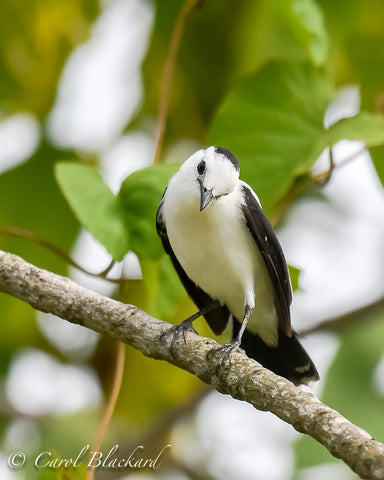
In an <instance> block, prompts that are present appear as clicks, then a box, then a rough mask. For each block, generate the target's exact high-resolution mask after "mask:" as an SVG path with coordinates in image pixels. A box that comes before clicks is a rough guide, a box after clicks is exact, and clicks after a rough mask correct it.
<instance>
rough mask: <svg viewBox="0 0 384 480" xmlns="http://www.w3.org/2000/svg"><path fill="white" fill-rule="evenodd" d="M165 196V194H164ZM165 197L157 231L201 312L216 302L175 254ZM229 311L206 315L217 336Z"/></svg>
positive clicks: (160, 209)
mask: <svg viewBox="0 0 384 480" xmlns="http://www.w3.org/2000/svg"><path fill="white" fill-rule="evenodd" d="M164 195H165V192H164ZM164 195H163V197H162V199H161V201H160V205H159V208H158V210H157V215H156V230H157V233H158V235H159V236H160V238H161V241H162V243H163V247H164V250H165V252H166V253H167V254H168V255H169V256H170V258H171V261H172V264H173V266H174V268H175V270H176V272H177V274H178V275H179V278H180V280H181V283H182V284H183V286H184V288H185V290H186V291H187V293H188V295H189V296H190V297H191V298H192V300H193V301H194V303H195V304H196V305H197V308H198V309H199V310H201V309H202V308H204V307H206V306H208V305H211V304H212V303H213V302H214V300H213V298H212V297H210V296H209V295H208V294H207V293H205V292H204V290H202V289H201V288H200V287H198V286H197V285H196V284H195V283H194V282H193V281H192V280H191V279H190V278H189V277H188V275H187V274H186V273H185V271H184V269H183V267H182V266H181V265H180V263H179V261H178V260H177V258H176V255H175V254H174V252H173V250H172V247H171V244H170V242H169V238H168V234H167V229H166V225H165V222H164V219H163V215H162V207H163V200H164ZM229 316H230V313H229V310H228V308H227V307H226V306H220V307H217V308H215V309H214V310H211V311H210V312H208V313H206V314H205V315H204V318H205V319H206V321H207V322H208V325H209V326H210V328H211V330H212V331H213V333H214V334H215V335H220V334H221V333H223V332H224V330H225V328H226V326H227V324H228V320H229Z"/></svg>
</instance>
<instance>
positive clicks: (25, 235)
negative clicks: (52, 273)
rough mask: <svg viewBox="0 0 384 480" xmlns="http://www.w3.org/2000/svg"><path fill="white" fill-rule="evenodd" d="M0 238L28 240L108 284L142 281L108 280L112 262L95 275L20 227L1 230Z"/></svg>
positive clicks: (62, 251)
mask: <svg viewBox="0 0 384 480" xmlns="http://www.w3.org/2000/svg"><path fill="white" fill-rule="evenodd" d="M0 236H9V237H16V238H21V239H23V240H27V241H28V242H31V243H34V244H35V245H39V246H40V247H43V248H46V249H47V250H49V251H51V252H52V253H54V254H55V255H57V256H58V257H60V258H62V259H63V260H64V261H65V262H66V263H68V265H71V267H74V268H76V269H77V270H80V271H81V272H83V273H86V274H87V275H90V276H91V277H97V278H102V279H103V280H106V281H107V282H111V283H117V284H119V285H120V284H125V283H129V282H132V281H137V280H141V278H135V277H131V278H108V277H107V275H108V273H109V272H110V271H111V269H112V267H113V266H114V265H115V263H116V262H115V261H112V262H111V263H110V264H109V265H108V267H107V268H106V269H105V270H103V271H102V272H100V273H94V272H90V271H89V270H86V269H85V268H84V267H82V266H81V265H79V264H78V263H77V262H75V260H73V258H72V257H70V256H69V255H68V254H67V253H66V252H65V251H64V250H62V249H61V248H60V247H58V246H57V245H55V244H54V243H52V242H50V241H49V240H46V239H45V238H43V237H40V236H39V235H37V234H36V233H34V232H31V231H30V230H24V229H23V228H19V227H13V226H10V227H3V228H0Z"/></svg>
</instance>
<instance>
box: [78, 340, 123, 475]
mask: <svg viewBox="0 0 384 480" xmlns="http://www.w3.org/2000/svg"><path fill="white" fill-rule="evenodd" d="M124 363H125V345H124V343H122V342H117V354H116V368H115V375H114V379H113V385H112V390H111V395H110V397H109V400H108V403H107V407H106V410H105V413H104V416H103V419H102V421H101V423H100V426H99V429H98V431H97V434H96V438H95V441H94V443H93V445H92V452H99V451H100V448H101V444H102V442H103V439H104V437H105V434H106V431H107V429H108V426H109V424H110V421H111V418H112V415H113V412H114V410H115V406H116V402H117V399H118V398H119V393H120V389H121V383H122V381H123V374H124ZM96 460H97V459H96V458H95V460H94V461H93V462H92V465H91V466H90V467H89V469H88V470H87V476H86V477H85V480H93V479H94V478H95V466H96Z"/></svg>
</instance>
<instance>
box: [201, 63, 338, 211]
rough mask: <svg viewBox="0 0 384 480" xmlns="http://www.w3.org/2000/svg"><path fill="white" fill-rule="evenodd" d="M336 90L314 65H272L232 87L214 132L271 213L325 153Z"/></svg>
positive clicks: (214, 139)
mask: <svg viewBox="0 0 384 480" xmlns="http://www.w3.org/2000/svg"><path fill="white" fill-rule="evenodd" d="M332 93H333V89H332V86H331V82H330V80H329V78H328V76H327V75H326V73H325V71H324V70H323V69H321V68H317V67H314V66H313V65H312V64H309V63H285V62H279V63H270V64H268V65H266V66H265V67H264V68H262V69H261V70H260V71H258V72H257V73H255V74H252V75H250V76H248V77H247V78H246V79H245V80H244V81H242V82H241V83H240V84H239V85H237V86H236V87H235V88H233V90H231V91H230V93H229V94H228V96H227V97H226V98H225V99H224V101H223V103H222V105H221V107H220V108H219V111H218V113H217V115H216V116H215V118H214V119H213V122H212V125H211V129H210V132H209V135H208V138H209V143H211V144H216V145H220V146H223V147H226V148H229V149H230V150H231V151H232V153H233V154H234V155H235V156H237V157H238V159H239V161H240V166H241V171H242V178H244V179H245V180H246V181H247V182H249V183H250V184H251V185H252V187H253V188H254V189H255V190H256V192H257V194H258V195H259V196H260V199H261V202H262V204H263V208H264V210H265V212H266V214H270V213H271V212H272V209H273V206H274V204H275V202H276V201H277V200H278V199H279V198H281V197H282V196H283V195H284V193H285V192H286V191H287V190H288V188H289V187H290V185H291V183H292V181H293V179H294V178H295V176H296V175H299V174H302V173H304V172H307V171H308V169H310V167H311V166H312V165H313V163H314V162H315V160H316V159H317V157H318V155H319V154H320V153H321V148H320V147H319V142H320V143H321V144H322V142H323V141H324V139H323V135H324V128H323V118H324V114H325V111H326V108H327V107H328V104H329V102H330V100H331V98H332Z"/></svg>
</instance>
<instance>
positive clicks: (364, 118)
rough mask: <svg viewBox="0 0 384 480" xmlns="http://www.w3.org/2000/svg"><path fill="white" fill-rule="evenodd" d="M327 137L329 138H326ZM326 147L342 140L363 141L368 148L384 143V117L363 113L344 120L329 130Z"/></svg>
mask: <svg viewBox="0 0 384 480" xmlns="http://www.w3.org/2000/svg"><path fill="white" fill-rule="evenodd" d="M326 137H327V136H326ZM326 137H325V144H324V146H327V145H329V144H330V143H332V144H334V143H336V142H338V141H339V140H342V139H347V140H361V141H362V142H365V143H366V144H367V146H368V147H373V146H378V145H382V144H383V143H384V116H382V115H375V114H372V113H367V112H362V113H360V114H358V115H355V116H354V117H349V118H343V119H342V120H340V121H338V122H337V123H335V124H334V125H332V127H331V128H330V129H329V138H326Z"/></svg>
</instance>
